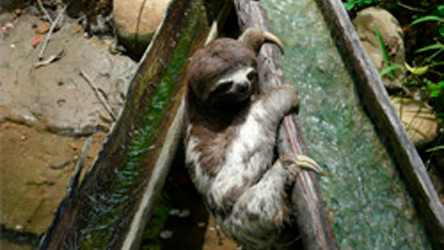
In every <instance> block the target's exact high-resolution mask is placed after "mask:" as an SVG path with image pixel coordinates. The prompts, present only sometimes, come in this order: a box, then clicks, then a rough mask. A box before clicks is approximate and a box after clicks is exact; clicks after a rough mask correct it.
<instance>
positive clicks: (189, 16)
mask: <svg viewBox="0 0 444 250" xmlns="http://www.w3.org/2000/svg"><path fill="white" fill-rule="evenodd" d="M207 33H208V24H207V17H206V15H205V9H204V6H203V2H202V1H200V0H186V1H185V0H175V1H172V2H171V3H170V6H169V8H168V10H167V14H166V17H165V19H164V21H163V22H162V24H161V26H160V28H159V29H158V31H157V32H156V35H155V37H154V39H153V42H152V44H151V45H150V46H149V48H148V49H147V51H146V52H145V55H144V57H143V59H142V62H141V64H140V65H139V69H138V71H137V74H136V76H135V77H134V79H133V81H132V83H131V86H130V87H129V90H128V94H127V101H126V103H125V107H124V109H123V111H122V112H121V114H120V115H119V118H118V120H117V122H116V124H115V125H114V127H113V129H112V131H111V133H110V135H109V137H108V138H107V141H106V142H105V143H104V146H103V149H102V151H101V152H100V153H99V156H98V158H97V159H96V161H95V163H94V164H93V166H92V167H91V168H90V169H89V171H88V172H87V174H86V176H85V178H84V181H83V182H82V184H81V186H80V187H78V188H77V187H73V189H72V191H71V192H70V193H69V194H68V196H67V197H66V198H65V199H64V201H63V202H62V204H61V205H60V207H59V209H58V211H57V213H56V218H55V220H54V222H53V225H52V226H51V227H50V229H49V230H48V232H47V235H46V236H45V239H44V240H43V241H42V244H41V249H77V248H80V249H93V248H94V249H110V248H111V249H116V248H125V249H133V248H136V247H137V244H138V242H139V241H140V234H141V233H142V230H143V226H144V224H145V223H146V220H147V219H148V218H149V216H150V212H151V209H152V206H153V204H152V203H153V202H152V201H153V199H155V194H156V190H158V189H160V188H161V187H162V185H163V181H164V178H165V176H166V173H167V170H168V167H169V165H170V163H171V161H172V158H173V156H174V154H175V150H176V148H177V144H178V142H179V137H180V126H181V125H180V122H181V120H182V119H181V117H179V116H176V112H177V111H178V109H179V107H180V106H181V101H182V95H183V93H184V86H185V71H186V65H187V62H188V61H187V59H188V57H189V56H191V55H192V53H193V52H194V51H195V50H196V49H197V48H198V47H200V46H202V44H203V42H204V39H205V38H206V36H207ZM154 175H155V176H156V179H155V180H152V176H154ZM148 189H150V190H151V191H152V192H151V196H150V197H147V195H145V194H146V193H147V190H148Z"/></svg>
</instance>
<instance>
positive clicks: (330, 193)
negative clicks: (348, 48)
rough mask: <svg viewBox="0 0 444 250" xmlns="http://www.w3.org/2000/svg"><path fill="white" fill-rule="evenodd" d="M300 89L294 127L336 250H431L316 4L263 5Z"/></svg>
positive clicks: (298, 0)
mask: <svg viewBox="0 0 444 250" xmlns="http://www.w3.org/2000/svg"><path fill="white" fill-rule="evenodd" d="M261 2H262V4H263V5H264V6H265V8H266V10H267V12H268V17H269V20H270V22H271V28H272V31H273V32H274V33H275V34H276V35H277V36H278V37H280V38H281V40H282V42H283V43H284V47H285V55H284V56H283V57H282V67H283V70H284V73H285V75H286V79H287V81H288V82H290V83H292V84H294V85H295V86H296V87H297V88H298V89H299V96H300V99H301V103H302V104H301V105H302V106H301V109H300V123H301V126H302V129H303V132H304V136H305V139H306V142H307V145H308V147H309V150H310V153H311V154H312V157H313V158H314V159H315V160H316V161H318V162H319V163H321V165H323V167H324V168H325V169H326V172H327V173H328V174H327V176H325V177H321V178H319V180H320V184H321V187H322V194H323V197H324V200H325V202H326V205H327V210H328V214H329V217H330V219H331V222H332V224H333V230H334V232H335V234H336V237H337V240H338V243H339V246H340V249H430V248H431V247H430V245H429V243H428V241H427V239H426V236H425V233H424V226H423V224H422V221H420V219H419V216H420V215H418V213H417V212H416V210H415V209H414V206H413V201H412V199H411V197H410V196H409V193H408V192H407V190H406V187H405V185H404V183H403V180H402V179H401V177H400V175H399V173H398V171H397V169H396V166H395V164H394V162H393V161H392V160H391V158H390V156H389V153H388V152H387V150H386V148H385V147H384V145H383V142H381V140H380V139H378V136H377V133H376V131H375V129H374V127H373V125H372V123H371V121H370V120H369V118H368V117H367V115H366V113H365V112H364V110H363V108H362V104H361V103H360V101H359V96H358V93H357V91H356V88H355V85H354V82H353V79H352V78H351V76H350V74H349V72H348V71H347V70H346V68H345V66H344V64H343V62H342V60H341V57H340V55H339V52H338V51H337V48H336V46H335V44H334V41H333V40H332V38H331V36H330V32H329V30H328V27H327V26H326V23H325V22H324V19H323V16H322V13H321V12H320V10H319V9H318V8H317V5H316V3H315V1H309V0H265V1H261Z"/></svg>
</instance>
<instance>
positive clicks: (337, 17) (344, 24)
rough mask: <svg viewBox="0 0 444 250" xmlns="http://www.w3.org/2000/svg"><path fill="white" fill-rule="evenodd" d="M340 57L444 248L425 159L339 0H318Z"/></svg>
mask: <svg viewBox="0 0 444 250" xmlns="http://www.w3.org/2000/svg"><path fill="white" fill-rule="evenodd" d="M316 2H317V4H318V6H319V7H320V9H321V10H322V13H323V15H324V18H325V20H326V22H327V23H328V25H329V26H330V30H331V33H332V35H333V37H334V40H335V42H336V43H337V47H338V49H339V51H340V54H341V55H342V57H343V61H344V62H345V63H346V64H347V67H348V69H349V71H350V72H351V74H352V76H353V77H354V78H355V82H356V85H357V88H358V90H359V93H360V96H361V99H362V101H363V103H364V108H365V110H366V112H367V113H368V114H369V116H370V118H371V119H372V121H373V123H374V124H375V127H376V130H377V132H378V134H380V135H382V139H383V140H384V142H386V147H387V148H388V151H389V152H392V155H393V158H394V161H395V162H396V165H397V166H398V168H399V170H400V171H401V173H402V174H403V176H404V178H405V180H406V183H407V186H408V188H409V192H410V193H411V194H412V197H413V198H414V199H415V205H416V207H417V208H419V212H420V214H421V217H422V218H424V221H425V224H426V230H427V235H428V236H429V240H430V241H431V243H432V245H433V247H434V248H435V249H444V208H443V205H442V203H441V201H440V199H439V197H438V195H437V193H436V191H435V189H434V188H433V185H432V183H431V181H430V178H429V176H428V174H427V171H426V169H425V167H424V163H423V162H422V160H421V158H420V157H419V155H418V152H417V151H416V149H415V147H414V146H413V144H412V142H411V141H410V139H409V137H408V135H407V133H406V131H405V128H404V126H403V125H402V122H401V120H400V119H399V117H398V115H397V114H396V111H395V109H394V108H393V106H392V103H391V102H390V98H389V96H388V94H387V92H386V90H385V88H384V85H383V83H382V80H381V78H380V76H379V74H378V72H377V70H376V69H375V67H374V66H373V64H372V62H371V61H370V59H369V58H368V56H367V54H366V53H365V51H364V49H363V47H362V44H361V42H360V40H359V37H358V35H357V33H356V31H355V29H354V28H353V26H352V24H351V22H350V19H349V17H348V14H347V12H346V11H345V9H344V6H343V4H342V1H339V0H317V1H316Z"/></svg>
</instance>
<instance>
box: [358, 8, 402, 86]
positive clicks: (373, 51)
mask: <svg viewBox="0 0 444 250" xmlns="http://www.w3.org/2000/svg"><path fill="white" fill-rule="evenodd" d="M353 26H354V27H355V29H356V32H357V33H358V36H359V38H360V40H361V42H362V45H363V47H364V49H365V51H366V52H367V54H368V56H369V57H370V60H371V61H372V62H373V64H374V65H375V67H376V69H377V70H378V71H379V72H380V71H381V70H383V69H384V68H386V67H387V64H386V62H385V61H384V55H383V52H382V49H381V45H380V42H379V41H378V37H377V35H376V32H375V27H376V28H377V30H378V31H379V33H380V34H381V37H382V39H383V41H384V46H385V48H386V50H387V52H388V55H389V57H390V62H391V63H392V65H393V64H399V65H404V62H405V47H404V32H403V30H402V27H401V26H400V25H399V22H398V20H396V18H395V17H394V16H393V15H392V14H390V12H388V11H386V10H384V9H379V8H375V7H369V8H366V9H364V10H362V11H360V12H359V13H358V14H357V16H356V17H355V19H354V20H353ZM394 73H395V79H393V78H392V77H391V76H390V74H386V75H384V77H383V81H384V85H385V86H386V87H388V88H396V87H399V86H400V83H399V82H398V79H397V78H399V77H400V76H403V75H404V73H405V70H401V69H397V70H395V71H394Z"/></svg>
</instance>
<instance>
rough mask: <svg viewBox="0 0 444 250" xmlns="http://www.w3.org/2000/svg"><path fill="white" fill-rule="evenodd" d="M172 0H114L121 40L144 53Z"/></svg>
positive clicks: (117, 27) (115, 19)
mask: <svg viewBox="0 0 444 250" xmlns="http://www.w3.org/2000/svg"><path fill="white" fill-rule="evenodd" d="M169 2H170V0H114V1H113V18H114V24H115V26H116V30H117V34H118V36H119V41H120V42H121V43H122V44H123V45H124V46H125V47H127V48H128V49H129V50H130V51H132V52H133V53H136V54H142V53H143V52H144V50H145V48H146V46H147V45H148V43H149V42H150V41H151V38H152V37H153V35H154V33H155V32H156V30H157V27H158V26H159V24H160V23H161V21H162V19H163V16H164V13H165V10H166V8H167V7H168V4H169Z"/></svg>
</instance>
